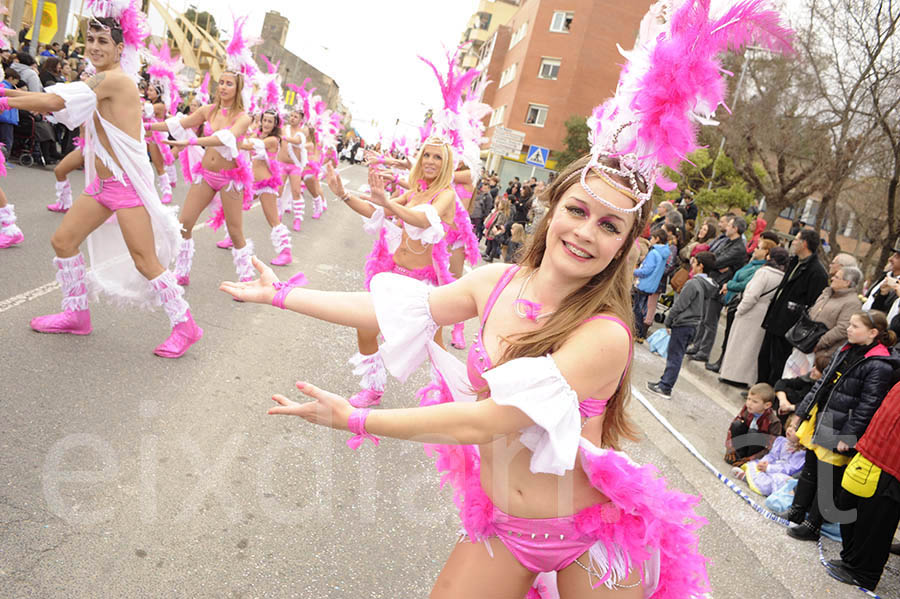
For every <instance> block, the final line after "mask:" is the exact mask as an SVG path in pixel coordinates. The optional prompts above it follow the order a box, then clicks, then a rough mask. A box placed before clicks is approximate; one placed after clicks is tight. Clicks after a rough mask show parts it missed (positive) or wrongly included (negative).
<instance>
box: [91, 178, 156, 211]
mask: <svg viewBox="0 0 900 599" xmlns="http://www.w3.org/2000/svg"><path fill="white" fill-rule="evenodd" d="M123 178H124V179H125V183H122V182H121V181H119V180H118V179H116V178H115V177H109V178H108V179H101V178H100V177H95V178H94V180H93V181H92V182H91V184H90V185H88V186H87V187H86V188H85V189H84V193H86V194H87V195H89V196H91V197H92V198H94V199H95V200H97V202H98V203H99V204H100V205H101V206H104V207H106V208H108V209H110V210H112V211H113V212H115V211H116V210H123V209H125V208H136V207H138V206H143V205H144V203H143V202H142V201H141V198H140V196H139V195H138V194H137V192H136V191H135V190H134V187H133V186H132V185H131V181H130V180H129V179H128V175H123Z"/></svg>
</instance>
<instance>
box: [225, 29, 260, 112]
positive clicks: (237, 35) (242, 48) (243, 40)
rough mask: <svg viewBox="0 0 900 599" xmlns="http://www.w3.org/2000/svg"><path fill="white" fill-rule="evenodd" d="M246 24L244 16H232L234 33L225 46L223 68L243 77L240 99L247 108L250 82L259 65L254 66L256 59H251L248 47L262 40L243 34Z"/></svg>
mask: <svg viewBox="0 0 900 599" xmlns="http://www.w3.org/2000/svg"><path fill="white" fill-rule="evenodd" d="M246 24H247V17H246V16H244V17H237V16H236V17H234V34H233V35H232V36H231V41H229V42H228V45H227V46H226V47H225V54H226V59H225V68H226V69H227V70H228V71H230V72H232V73H236V74H238V75H241V76H242V77H243V78H244V81H243V88H242V91H241V99H242V100H243V103H244V107H245V108H248V109H249V107H250V106H251V104H252V98H251V96H252V91H253V90H252V89H251V88H252V87H253V83H252V82H253V80H254V79H255V78H256V76H257V74H258V73H259V67H258V66H256V61H255V60H253V53H252V52H251V50H250V49H251V48H252V47H253V46H255V45H256V44H258V43H260V42H261V41H262V40H260V39H259V38H251V37H248V36H246V35H244V25H246Z"/></svg>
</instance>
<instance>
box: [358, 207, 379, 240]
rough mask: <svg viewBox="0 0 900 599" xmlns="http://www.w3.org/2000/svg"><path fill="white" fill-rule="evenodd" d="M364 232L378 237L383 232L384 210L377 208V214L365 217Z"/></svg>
mask: <svg viewBox="0 0 900 599" xmlns="http://www.w3.org/2000/svg"><path fill="white" fill-rule="evenodd" d="M362 219H363V231H365V232H366V233H368V234H369V235H378V234H379V233H380V232H381V226H382V225H383V224H384V208H382V207H381V206H376V207H375V212H373V213H372V215H371V216H368V217H366V216H363V217H362Z"/></svg>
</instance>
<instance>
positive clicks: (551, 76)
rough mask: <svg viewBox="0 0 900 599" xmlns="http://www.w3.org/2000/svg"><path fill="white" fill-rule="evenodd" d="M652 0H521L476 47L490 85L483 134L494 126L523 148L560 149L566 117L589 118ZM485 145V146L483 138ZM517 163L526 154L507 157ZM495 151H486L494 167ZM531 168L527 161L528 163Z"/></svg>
mask: <svg viewBox="0 0 900 599" xmlns="http://www.w3.org/2000/svg"><path fill="white" fill-rule="evenodd" d="M652 3H653V0H630V1H629V2H617V1H615V0H523V1H522V2H521V6H520V7H519V9H518V10H517V11H516V12H515V14H514V15H513V16H512V17H511V18H510V20H509V22H508V23H506V25H505V26H503V27H498V29H497V31H496V32H495V33H494V35H493V36H492V37H491V38H490V39H489V40H488V41H487V42H485V44H484V45H483V46H482V52H481V54H480V57H479V61H478V66H479V67H480V68H481V69H482V71H483V72H485V75H483V76H487V77H488V79H489V80H490V81H492V83H491V84H490V85H489V86H488V88H487V90H486V92H485V98H484V100H485V102H486V103H488V104H490V105H491V106H492V107H493V108H494V113H493V114H492V115H491V117H489V123H488V129H487V132H486V135H487V137H488V138H490V137H492V135H493V133H494V131H495V130H496V128H497V127H505V128H507V129H512V130H514V131H519V132H523V133H524V134H525V142H524V147H523V154H524V153H527V151H528V147H529V146H532V145H534V146H540V147H542V148H547V149H549V150H550V153H549V160H548V161H547V167H548V168H551V169H552V168H553V166H554V161H553V153H554V152H559V151H562V150H564V149H565V145H564V139H565V136H566V127H565V122H566V120H568V119H569V117H571V116H573V115H577V116H584V117H586V116H588V115H589V114H590V113H591V111H592V110H593V108H594V106H596V105H597V104H600V103H601V102H602V101H603V100H604V99H605V98H607V97H609V96H611V95H612V94H613V93H614V92H615V88H616V83H617V82H618V79H619V73H620V69H621V64H622V63H623V62H624V58H623V57H622V55H621V54H620V53H619V51H618V48H617V47H616V45H617V44H619V45H621V46H622V47H623V48H631V47H633V45H634V41H635V39H636V38H637V35H638V30H639V27H640V22H641V19H642V18H643V16H644V15H645V14H646V13H647V9H648V8H649V7H650V5H651V4H652ZM483 147H484V148H489V147H490V142H488V143H486V144H485V145H484V146H483ZM510 159H511V160H513V161H518V162H524V161H525V159H526V157H525V156H524V155H520V156H519V157H518V158H515V157H511V158H510ZM500 160H501V157H500V156H494V155H491V156H488V161H489V164H488V168H489V170H500V169H499V168H498V166H499V165H500ZM529 168H530V167H529Z"/></svg>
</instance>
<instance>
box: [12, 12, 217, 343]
mask: <svg viewBox="0 0 900 599" xmlns="http://www.w3.org/2000/svg"><path fill="white" fill-rule="evenodd" d="M90 6H91V8H92V10H93V11H95V17H93V18H91V19H90V20H89V22H88V31H87V39H86V50H87V55H88V56H89V57H90V59H91V62H92V63H93V64H94V66H95V67H96V68H97V74H96V75H95V76H94V77H92V78H91V79H90V80H89V81H88V82H87V83H84V82H76V83H69V84H64V85H54V86H51V87H48V88H47V89H46V90H45V92H46V93H29V92H22V91H12V90H10V91H8V92H7V97H3V98H0V109H2V110H5V109H6V108H9V107H10V106H12V107H15V108H23V109H25V110H30V111H33V112H39V113H53V116H54V118H56V120H57V121H59V122H61V123H63V124H64V125H66V126H67V127H69V128H70V129H74V128H75V127H78V126H83V130H84V139H85V146H84V150H83V151H84V156H85V171H86V173H85V174H86V179H87V181H89V182H90V183H89V185H88V186H87V188H86V189H85V191H84V193H82V194H81V195H80V196H79V197H78V199H77V200H75V202H74V203H73V204H72V208H71V209H69V211H68V212H67V213H66V215H65V216H64V217H63V220H62V223H61V224H60V226H59V228H58V229H57V230H56V232H55V233H54V234H53V237H52V238H51V244H52V245H53V249H54V251H55V252H56V258H54V260H53V262H54V264H55V265H56V268H57V275H56V278H57V280H58V281H59V282H60V285H61V286H62V290H63V302H62V305H63V311H62V312H61V313H58V314H51V315H48V316H40V317H37V318H35V319H33V320H32V321H31V327H32V328H33V329H34V330H35V331H38V332H42V333H70V334H75V335H87V334H89V333H90V332H91V329H92V327H91V315H90V310H89V309H88V297H87V294H88V288H89V287H90V288H91V289H92V291H94V292H98V293H99V292H102V293H105V294H107V295H109V296H110V297H111V298H113V299H114V300H115V301H117V302H119V303H125V302H129V303H133V304H137V305H140V306H144V307H152V306H154V305H157V306H158V305H160V304H161V305H162V306H163V308H164V310H165V312H166V314H167V315H168V316H169V319H170V321H171V323H172V334H171V336H170V337H169V338H168V339H167V340H166V341H165V342H164V343H162V344H161V345H159V346H158V347H157V348H156V350H155V351H154V353H156V355H158V356H162V357H165V358H177V357H179V356H181V355H182V354H184V352H185V351H187V349H188V348H189V347H190V346H191V345H192V344H194V343H196V342H197V341H198V340H199V339H200V337H201V336H202V335H203V330H202V329H200V327H198V326H197V325H196V324H195V323H194V320H193V318H192V316H191V312H190V308H189V306H188V304H187V302H186V301H185V300H184V298H183V295H184V290H183V289H182V288H181V286H180V285H178V283H177V282H176V280H175V276H174V275H173V274H172V272H171V271H169V270H166V268H165V266H166V265H168V264H169V263H170V262H171V261H172V259H173V258H174V257H175V253H176V251H177V248H178V230H179V224H178V221H177V220H176V218H175V215H174V212H173V211H171V210H169V209H167V208H166V207H164V206H163V205H162V204H161V203H160V200H159V196H158V195H157V194H156V190H155V189H154V188H153V170H152V167H151V166H150V161H149V160H148V158H147V153H146V147H145V145H144V140H143V135H142V133H143V132H142V129H141V101H140V95H139V93H138V89H137V86H136V85H135V82H134V78H133V77H134V75H135V74H136V73H137V68H138V60H137V52H138V48H139V47H140V46H141V44H142V41H143V39H144V37H146V35H147V28H146V22H145V19H144V16H143V14H142V13H141V12H140V10H139V7H138V6H136V0H132V1H131V2H129V3H128V4H127V5H125V6H123V5H122V3H116V4H115V5H111V3H109V2H99V1H95V2H90ZM113 215H115V218H114V219H110V217H112V216H113ZM86 238H87V239H89V243H88V249H89V251H90V258H91V264H92V266H93V268H92V272H91V275H90V279H88V276H87V265H86V264H85V260H84V256H83V255H82V254H81V253H80V252H79V250H78V248H79V246H80V245H81V243H82V242H83V241H84V240H85V239H86ZM129 254H130V258H131V259H130V260H129V259H128V256H129ZM123 258H124V259H123Z"/></svg>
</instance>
